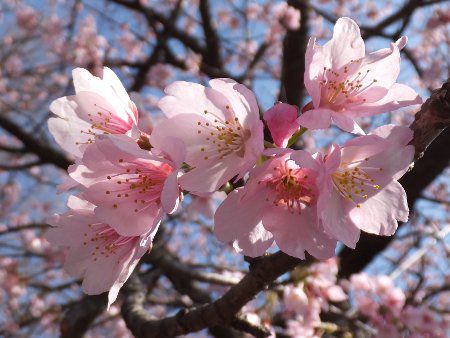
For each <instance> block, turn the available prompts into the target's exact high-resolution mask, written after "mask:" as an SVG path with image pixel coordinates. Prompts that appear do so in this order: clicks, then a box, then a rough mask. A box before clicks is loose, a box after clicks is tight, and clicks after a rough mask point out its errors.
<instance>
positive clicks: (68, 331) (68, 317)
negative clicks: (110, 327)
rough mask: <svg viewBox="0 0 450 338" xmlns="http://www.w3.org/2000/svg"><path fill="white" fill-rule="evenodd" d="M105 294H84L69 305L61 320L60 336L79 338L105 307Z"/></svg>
mask: <svg viewBox="0 0 450 338" xmlns="http://www.w3.org/2000/svg"><path fill="white" fill-rule="evenodd" d="M106 302H107V294H106V293H104V294H101V295H98V296H85V297H83V299H81V300H80V301H79V302H76V303H74V304H72V305H71V306H70V308H69V309H68V310H67V311H66V312H65V313H64V315H63V319H62V321H61V338H81V337H83V336H84V334H85V333H86V331H87V330H88V328H89V326H90V325H91V323H92V322H93V321H94V320H95V318H97V317H98V316H99V315H100V314H101V313H102V312H103V311H105V309H106Z"/></svg>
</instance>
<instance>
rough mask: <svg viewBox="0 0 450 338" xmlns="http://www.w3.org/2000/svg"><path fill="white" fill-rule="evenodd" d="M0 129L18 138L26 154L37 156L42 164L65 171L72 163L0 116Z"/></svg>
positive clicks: (58, 152)
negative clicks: (54, 166)
mask: <svg viewBox="0 0 450 338" xmlns="http://www.w3.org/2000/svg"><path fill="white" fill-rule="evenodd" d="M0 127H1V128H3V129H4V130H6V131H7V132H8V133H10V134H11V135H13V136H15V137H16V138H18V139H19V140H20V141H21V142H22V143H23V145H24V148H25V149H26V151H27V152H30V153H34V154H35V155H37V156H38V157H39V159H40V161H41V162H42V163H51V164H54V165H56V166H57V167H59V168H61V169H64V170H66V169H67V167H68V166H69V165H71V164H72V162H71V161H70V160H69V159H68V158H67V157H66V156H65V155H64V154H63V153H62V152H60V151H58V150H56V149H54V148H52V147H49V146H48V145H46V144H44V143H43V142H41V141H40V140H38V139H36V138H35V137H33V136H31V135H30V134H29V133H27V132H26V131H24V130H23V128H21V127H19V126H18V125H16V124H15V123H13V122H11V121H10V120H9V119H8V118H6V117H5V116H3V115H0Z"/></svg>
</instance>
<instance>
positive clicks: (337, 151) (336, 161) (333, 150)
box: [325, 143, 342, 174]
mask: <svg viewBox="0 0 450 338" xmlns="http://www.w3.org/2000/svg"><path fill="white" fill-rule="evenodd" d="M341 149H342V148H341V147H339V146H338V145H337V144H336V143H333V144H332V145H331V147H330V150H329V151H328V155H327V157H326V162H325V169H326V172H327V173H329V174H330V173H334V172H335V171H336V169H337V168H339V166H340V164H341Z"/></svg>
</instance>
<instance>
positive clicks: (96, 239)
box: [83, 223, 136, 261]
mask: <svg viewBox="0 0 450 338" xmlns="http://www.w3.org/2000/svg"><path fill="white" fill-rule="evenodd" d="M88 227H89V228H90V229H91V231H92V232H90V233H87V232H85V233H84V240H83V245H84V246H87V245H88V244H92V245H93V247H94V250H93V251H92V253H91V256H92V259H93V260H94V261H97V259H98V258H100V257H101V256H103V257H105V258H108V257H109V256H110V255H115V254H116V253H117V250H118V249H119V248H120V247H121V246H122V245H125V244H128V243H129V242H131V241H132V240H134V239H135V238H136V237H132V236H131V237H130V236H121V235H119V234H118V233H117V232H116V231H115V230H114V229H113V228H111V227H110V226H109V225H107V224H104V223H93V224H88Z"/></svg>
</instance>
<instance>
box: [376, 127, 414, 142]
mask: <svg viewBox="0 0 450 338" xmlns="http://www.w3.org/2000/svg"><path fill="white" fill-rule="evenodd" d="M370 134H371V135H377V136H379V137H382V138H383V139H385V140H386V141H388V142H390V143H391V144H397V145H407V144H408V143H409V142H410V141H411V140H412V139H413V136H414V133H413V131H412V130H411V129H410V128H408V127H404V126H396V125H393V124H386V125H384V126H381V127H378V128H376V129H374V130H372V131H371V132H370Z"/></svg>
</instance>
